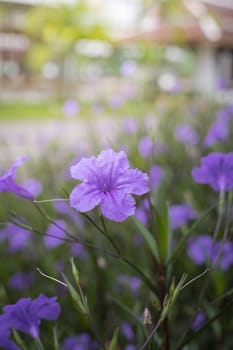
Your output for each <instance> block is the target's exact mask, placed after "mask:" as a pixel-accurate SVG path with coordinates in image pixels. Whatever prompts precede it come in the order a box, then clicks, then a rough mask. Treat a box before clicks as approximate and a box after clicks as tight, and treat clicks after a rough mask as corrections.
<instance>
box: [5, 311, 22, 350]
mask: <svg viewBox="0 0 233 350" xmlns="http://www.w3.org/2000/svg"><path fill="white" fill-rule="evenodd" d="M9 337H10V325H9V322H8V317H7V316H6V315H0V347H1V349H5V350H20V348H19V347H18V346H17V345H16V344H15V343H14V342H13V341H12V340H10V339H9Z"/></svg>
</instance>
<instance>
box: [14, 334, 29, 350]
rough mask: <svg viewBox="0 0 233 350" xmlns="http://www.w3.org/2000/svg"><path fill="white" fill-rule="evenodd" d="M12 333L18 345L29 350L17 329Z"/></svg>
mask: <svg viewBox="0 0 233 350" xmlns="http://www.w3.org/2000/svg"><path fill="white" fill-rule="evenodd" d="M12 333H13V336H14V338H15V341H16V343H17V344H18V345H19V346H20V347H21V349H22V350H27V347H26V345H25V344H24V342H23V340H22V339H21V337H20V335H19V333H18V332H17V331H16V330H15V329H12Z"/></svg>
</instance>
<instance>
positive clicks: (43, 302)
mask: <svg viewBox="0 0 233 350" xmlns="http://www.w3.org/2000/svg"><path fill="white" fill-rule="evenodd" d="M56 299H57V297H52V298H48V297H46V296H45V295H43V294H41V295H39V297H38V298H37V299H35V300H31V299H30V298H22V299H20V300H19V301H18V302H17V303H16V304H14V305H6V306H5V307H4V309H3V311H4V314H3V315H4V316H5V317H6V319H7V322H8V324H9V325H10V327H11V328H14V329H16V330H18V331H21V332H23V333H26V334H29V335H30V336H31V337H32V338H38V337H39V333H40V331H39V326H40V322H41V319H45V320H56V319H57V318H58V316H59V314H60V311H61V308H60V305H59V304H58V303H57V301H56Z"/></svg>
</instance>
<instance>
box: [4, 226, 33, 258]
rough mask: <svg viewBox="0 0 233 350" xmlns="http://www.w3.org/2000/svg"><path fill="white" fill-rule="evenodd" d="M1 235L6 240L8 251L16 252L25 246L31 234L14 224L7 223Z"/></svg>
mask: <svg viewBox="0 0 233 350" xmlns="http://www.w3.org/2000/svg"><path fill="white" fill-rule="evenodd" d="M2 235H3V237H4V238H5V239H7V240H8V247H9V251H11V252H18V251H20V250H23V249H24V248H25V247H26V246H27V243H28V240H29V237H30V235H31V232H30V231H28V230H25V229H24V228H22V227H20V226H18V225H16V224H12V223H9V224H8V225H7V226H6V227H5V228H4V229H3V231H2Z"/></svg>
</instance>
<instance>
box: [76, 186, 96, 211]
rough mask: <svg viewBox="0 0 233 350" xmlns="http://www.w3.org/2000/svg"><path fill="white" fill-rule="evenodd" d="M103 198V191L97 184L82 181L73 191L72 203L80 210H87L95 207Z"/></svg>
mask: <svg viewBox="0 0 233 350" xmlns="http://www.w3.org/2000/svg"><path fill="white" fill-rule="evenodd" d="M101 199H102V195H101V192H100V191H99V190H98V188H97V187H96V185H95V184H94V185H93V184H89V183H82V184H81V185H78V186H76V187H75V188H74V189H73V191H72V192H71V194H70V205H71V207H73V208H75V209H77V210H78V211H81V212H86V211H89V210H92V209H93V208H95V207H96V206H97V205H98V204H99V203H100V201H101Z"/></svg>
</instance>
